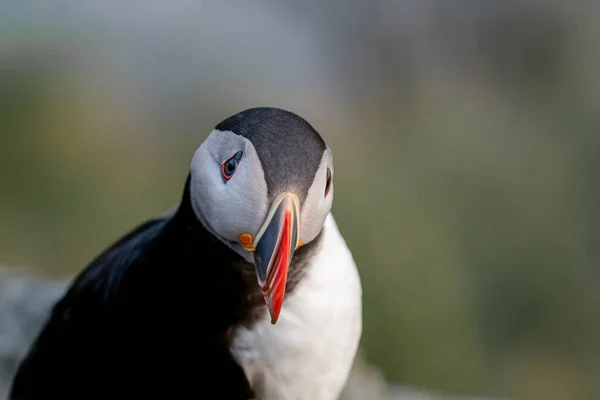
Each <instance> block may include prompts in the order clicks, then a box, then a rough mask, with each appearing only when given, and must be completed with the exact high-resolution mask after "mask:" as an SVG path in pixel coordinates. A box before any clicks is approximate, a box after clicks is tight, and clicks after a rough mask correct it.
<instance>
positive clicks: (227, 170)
mask: <svg viewBox="0 0 600 400" xmlns="http://www.w3.org/2000/svg"><path fill="white" fill-rule="evenodd" d="M243 154H244V152H243V151H241V150H240V151H238V152H237V153H235V154H234V155H233V156H231V158H229V159H227V160H225V162H223V164H221V175H222V176H223V180H224V181H225V182H228V181H229V180H230V179H231V178H232V177H233V174H234V173H235V171H236V170H237V167H238V165H239V163H240V160H241V159H242V155H243Z"/></svg>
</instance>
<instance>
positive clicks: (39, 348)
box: [9, 109, 325, 400]
mask: <svg viewBox="0 0 600 400" xmlns="http://www.w3.org/2000/svg"><path fill="white" fill-rule="evenodd" d="M253 110H254V111H252V110H251V111H246V112H245V113H246V114H243V113H240V114H238V116H237V117H235V118H233V117H232V118H233V119H228V120H225V121H224V122H223V123H221V124H220V125H218V126H217V129H223V130H231V129H235V130H237V131H239V132H240V133H239V134H240V135H242V136H245V137H247V138H249V139H250V140H251V141H252V142H253V144H254V146H255V147H256V149H257V152H258V153H259V155H261V162H262V163H263V165H265V180H266V181H267V183H269V182H270V183H271V185H277V184H279V185H282V184H285V182H281V181H282V180H283V179H284V175H282V174H285V176H287V177H288V179H291V180H292V181H294V182H295V183H297V184H298V182H304V181H305V182H304V185H300V186H301V188H302V190H301V193H299V196H301V197H302V198H305V197H306V192H307V191H308V188H309V187H310V183H311V182H312V178H311V176H314V171H316V170H317V168H318V164H319V162H320V159H321V157H322V152H323V150H324V149H325V145H324V143H323V141H322V139H321V138H320V136H319V135H318V134H317V133H316V132H315V131H314V130H313V129H312V127H310V125H308V124H307V123H306V122H303V120H302V119H299V117H296V116H294V114H291V113H289V112H286V111H284V110H277V109H253ZM257 118H259V119H260V118H263V119H262V120H263V121H265V120H266V121H267V122H266V125H260V124H259V120H257ZM269 121H270V122H269ZM286 127H287V128H286ZM276 132H279V135H276ZM290 143H292V145H290ZM278 151H280V152H281V153H280V154H279V155H278V156H273V155H272V153H277V152H278ZM314 152H316V153H317V155H315V154H313V153H314ZM282 157H283V158H282ZM296 158H297V160H296V161H295V162H294V160H295V159H296ZM284 159H287V161H290V160H291V162H286V161H285V160H284ZM299 166H305V167H306V169H305V170H304V171H299V170H300V169H301V168H300V169H299V168H298V167H299ZM307 170H308V172H307ZM190 179H191V175H188V179H187V181H186V182H185V185H184V191H183V195H182V198H181V202H180V204H179V206H178V208H177V209H176V211H175V212H174V213H173V214H171V215H168V216H163V217H159V218H155V219H152V220H150V221H147V222H145V223H143V224H141V225H140V226H138V227H137V228H135V229H134V230H133V231H131V232H130V233H128V234H127V235H125V236H124V237H122V238H121V239H119V240H118V241H117V242H115V243H114V244H113V245H111V246H110V247H109V248H107V249H106V250H105V251H103V252H102V253H101V254H100V255H99V256H98V257H97V258H96V259H94V260H93V261H92V262H91V263H90V264H88V265H87V266H86V267H85V268H84V269H83V270H82V272H81V273H80V274H79V275H78V276H77V277H76V278H75V279H74V280H73V282H72V284H71V285H70V287H69V288H68V290H67V291H66V293H65V295H64V296H63V297H62V298H61V299H60V300H59V301H58V302H57V303H56V305H55V306H54V308H53V309H52V312H51V315H50V316H49V318H48V321H47V322H46V324H45V326H44V327H43V328H42V330H41V332H40V333H39V335H38V337H37V338H36V340H35V341H34V343H33V345H32V346H31V348H30V350H29V352H28V354H27V355H26V356H25V358H24V359H23V360H22V362H21V364H20V366H19V368H18V370H17V373H16V375H15V378H14V380H13V385H12V388H11V394H10V397H9V399H10V400H19V399H20V400H38V399H50V398H58V399H63V400H65V399H78V400H81V399H133V398H136V399H137V398H140V399H145V398H165V399H176V398H210V399H214V398H219V399H249V398H252V396H253V393H252V389H251V387H250V384H249V382H248V380H247V378H246V376H245V374H244V372H243V370H242V368H241V366H240V365H238V363H237V362H236V361H235V360H234V359H233V357H232V355H231V353H230V351H229V345H230V344H231V340H232V332H235V329H236V328H237V327H239V326H241V325H244V326H247V327H251V326H252V324H253V323H254V322H256V321H257V320H258V319H259V318H261V317H265V316H267V315H268V311H267V308H266V306H265V302H264V300H263V298H262V296H261V293H260V288H259V285H258V282H257V278H256V270H255V267H254V265H253V264H250V263H248V262H246V261H244V259H243V258H242V257H241V256H240V255H239V254H237V253H236V252H235V251H233V250H231V249H230V248H229V247H228V246H226V245H225V244H223V243H222V242H221V241H220V240H219V239H217V238H216V237H214V236H213V235H212V234H211V233H209V232H208V231H207V230H206V229H205V228H204V226H203V225H202V223H201V222H200V221H199V220H198V219H197V217H196V215H195V213H194V211H193V209H192V202H191V198H190ZM278 182H279V183H278ZM271 189H272V190H275V189H276V186H271V187H270V190H271ZM207 190H209V189H208V188H207ZM321 237H322V235H321V234H319V235H318V236H317V238H316V239H314V240H312V241H311V242H310V243H307V244H305V245H303V246H302V247H300V248H298V249H297V250H296V252H295V253H294V258H293V260H292V263H291V265H290V267H289V273H288V280H287V285H286V293H288V294H289V293H291V292H293V290H294V288H295V287H296V284H297V283H298V282H299V280H300V279H301V277H302V276H303V271H304V270H305V268H304V266H305V265H307V264H308V263H309V262H310V258H311V256H312V255H313V254H314V252H315V251H316V250H317V249H318V248H319V246H320V243H321Z"/></svg>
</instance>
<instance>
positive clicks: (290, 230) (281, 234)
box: [254, 193, 299, 324]
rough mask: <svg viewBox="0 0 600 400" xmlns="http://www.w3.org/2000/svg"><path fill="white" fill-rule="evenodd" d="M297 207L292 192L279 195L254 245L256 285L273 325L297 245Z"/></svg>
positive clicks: (296, 200) (281, 303) (280, 304)
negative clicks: (258, 287) (259, 288)
mask: <svg viewBox="0 0 600 400" xmlns="http://www.w3.org/2000/svg"><path fill="white" fill-rule="evenodd" d="M298 204H299V202H298V198H297V197H296V195H294V194H292V193H281V194H280V195H278V196H277V197H276V198H275V201H273V205H272V206H271V210H270V212H269V216H268V217H267V220H266V222H265V223H264V225H263V227H262V229H261V231H260V233H259V235H257V242H256V244H255V246H254V247H255V248H256V251H255V253H254V264H255V266H256V274H257V277H258V284H259V285H260V287H261V292H262V295H263V297H264V299H265V302H266V304H267V308H268V309H269V313H270V315H271V323H272V324H275V323H276V322H277V319H278V318H279V313H280V312H281V307H282V305H283V298H284V296H285V287H286V283H287V275H288V269H289V267H290V263H291V261H292V256H293V255H294V251H295V250H296V246H297V243H298V231H299V218H298V216H299V206H298Z"/></svg>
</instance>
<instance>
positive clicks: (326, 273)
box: [231, 214, 362, 400]
mask: <svg viewBox="0 0 600 400" xmlns="http://www.w3.org/2000/svg"><path fill="white" fill-rule="evenodd" d="M324 229H325V230H324V232H323V235H324V236H323V243H322V247H321V251H320V252H319V253H318V256H316V257H315V259H314V262H313V263H312V264H311V265H310V267H309V270H308V271H307V273H306V275H305V276H304V278H303V279H302V281H301V282H300V283H299V284H298V286H297V287H296V289H295V290H294V292H293V293H292V294H291V295H289V296H287V297H286V298H285V300H284V303H283V308H282V311H281V315H280V316H279V320H278V321H277V324H276V325H272V324H271V322H270V318H269V317H268V315H266V316H265V319H264V320H263V321H261V322H259V323H258V324H257V325H256V326H254V327H253V329H252V330H247V329H240V330H238V331H237V332H236V334H235V337H234V341H233V345H232V347H231V351H232V353H233V355H234V357H235V358H236V359H237V361H238V362H239V363H240V364H241V365H242V366H243V367H244V370H245V372H246V375H247V376H248V379H249V380H250V383H251V384H252V387H253V388H254V390H255V391H256V393H257V395H258V398H260V399H263V400H272V399H277V400H304V399H307V400H308V399H310V400H333V399H337V398H338V397H339V395H340V393H341V391H342V388H343V386H344V384H345V382H346V378H347V377H348V374H349V372H350V368H351V366H352V362H353V360H354V356H355V354H356V351H357V348H358V343H359V340H360V336H361V332H362V288H361V284H360V278H359V275H358V271H357V269H356V265H355V263H354V260H353V258H352V254H351V253H350V251H349V250H348V248H347V247H346V243H345V241H344V240H343V238H342V237H341V235H340V233H339V231H338V229H337V226H336V224H335V221H334V219H333V216H332V215H331V214H330V215H329V216H328V217H327V221H326V223H325V227H324Z"/></svg>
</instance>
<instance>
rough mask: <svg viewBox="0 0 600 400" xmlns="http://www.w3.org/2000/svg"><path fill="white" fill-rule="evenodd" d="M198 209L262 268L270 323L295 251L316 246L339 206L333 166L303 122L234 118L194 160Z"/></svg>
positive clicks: (265, 115) (261, 111) (264, 116)
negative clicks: (334, 205)
mask: <svg viewBox="0 0 600 400" xmlns="http://www.w3.org/2000/svg"><path fill="white" fill-rule="evenodd" d="M190 175H191V179H190V195H191V203H192V208H193V210H194V213H195V214H196V217H197V218H198V219H199V220H200V221H201V222H202V223H203V225H204V226H205V227H206V229H207V230H209V232H211V233H212V234H213V235H214V236H216V237H217V238H218V239H220V240H221V241H222V242H223V243H225V244H226V245H228V246H229V247H230V248H231V249H233V250H234V251H236V252H237V253H238V254H239V255H240V256H242V257H243V258H244V259H245V260H246V261H248V262H250V263H252V264H253V265H254V267H255V269H256V277H257V282H258V288H257V290H260V291H261V292H262V295H263V297H264V299H265V302H266V305H267V308H268V310H269V313H270V315H271V322H272V323H273V324H274V323H276V321H277V319H278V317H279V313H280V311H281V308H282V304H283V298H284V295H285V288H286V283H287V275H288V269H289V266H290V263H291V261H292V258H293V256H294V251H295V250H296V249H297V248H298V247H300V246H302V245H306V244H308V243H310V242H311V241H312V240H314V239H315V238H316V237H317V236H318V234H319V233H320V231H321V230H322V228H323V225H324V223H325V219H326V217H327V215H328V214H329V212H330V210H331V206H332V200H333V181H332V178H333V159H332V155H331V151H330V149H329V147H328V146H327V145H326V144H325V142H324V141H323V139H322V138H321V136H320V135H319V133H318V132H317V131H316V130H315V129H314V128H313V127H312V126H311V125H310V124H309V123H308V122H306V121H305V120H304V119H303V118H301V117H299V116H298V115H296V114H294V113H291V112H289V111H285V110H281V109H277V108H252V109H248V110H245V111H242V112H240V113H238V114H235V115H233V116H231V117H229V118H227V119H225V120H224V121H222V122H221V123H219V124H218V125H217V126H216V127H215V129H214V130H213V131H212V132H211V133H210V134H209V136H208V137H207V138H206V140H205V141H204V142H203V143H202V144H201V145H200V147H199V148H198V149H197V151H196V152H195V154H194V157H193V158H192V163H191V172H190Z"/></svg>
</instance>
